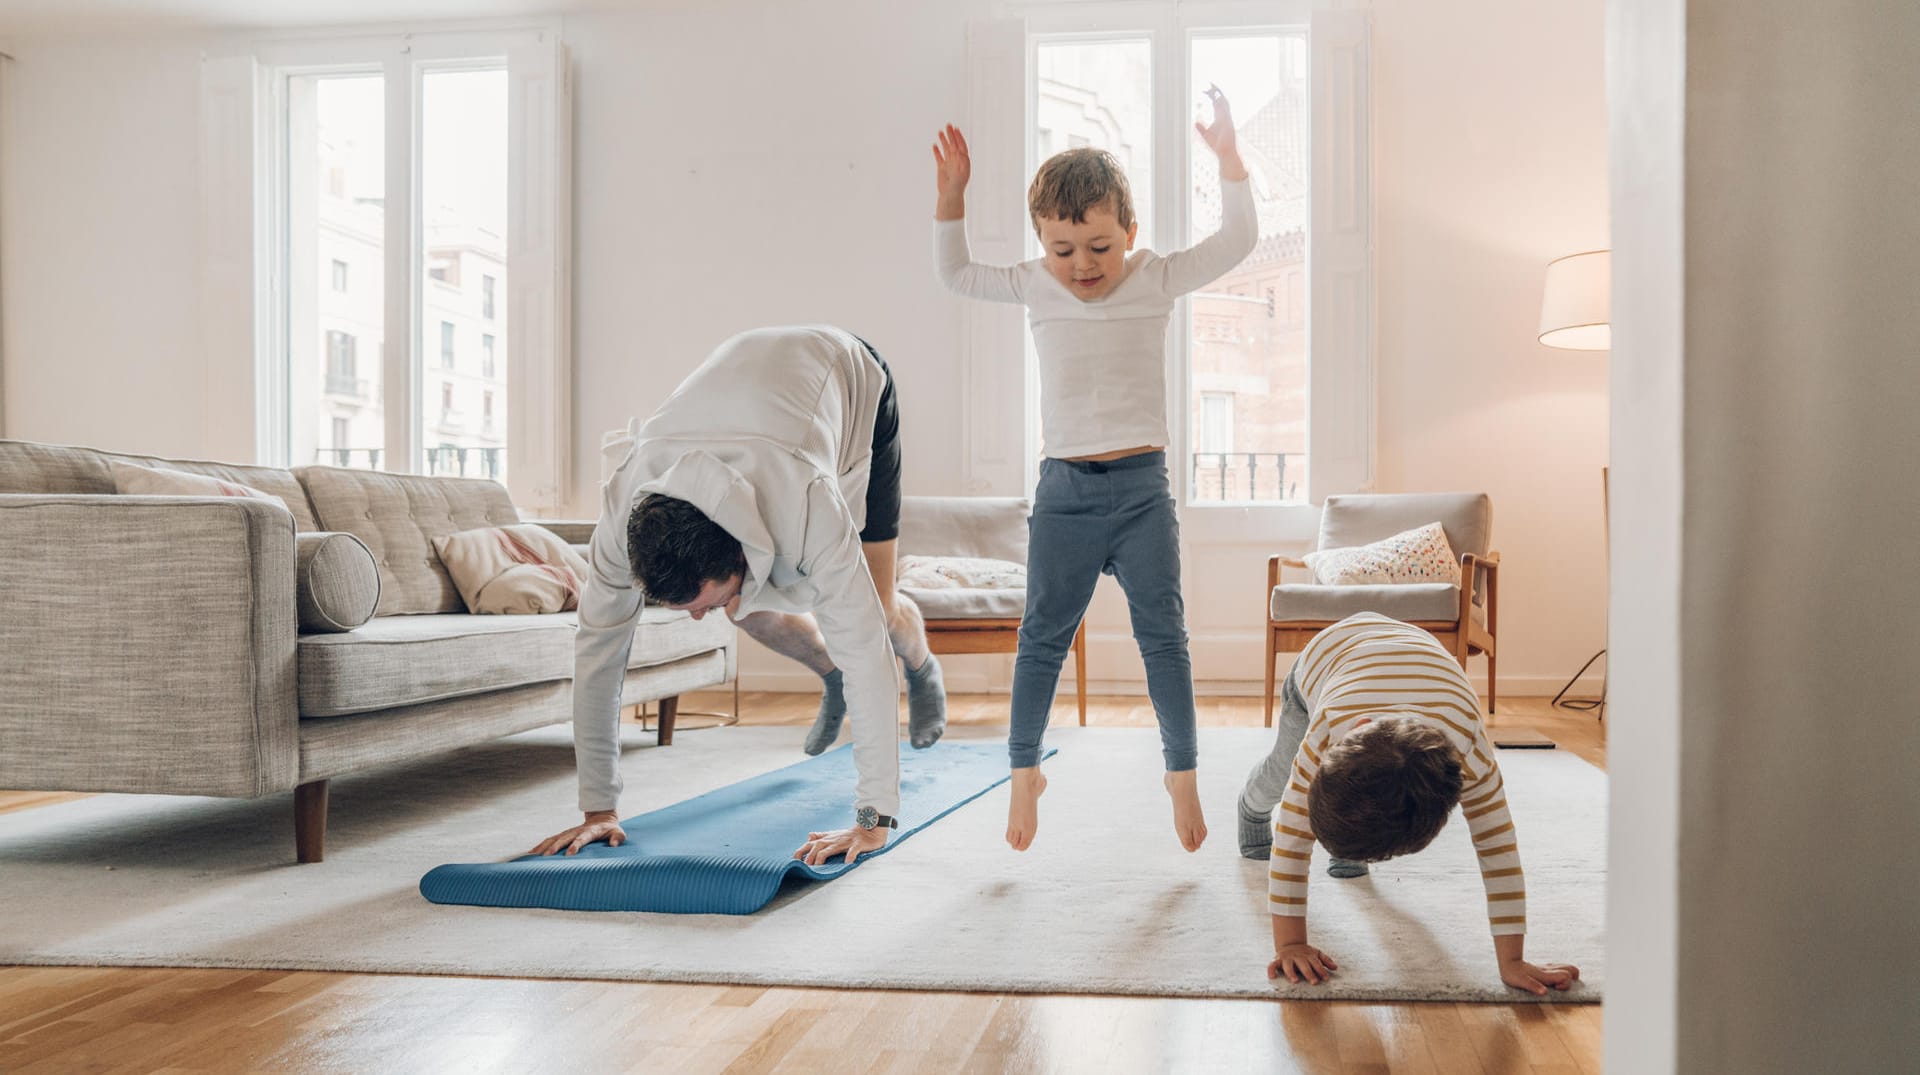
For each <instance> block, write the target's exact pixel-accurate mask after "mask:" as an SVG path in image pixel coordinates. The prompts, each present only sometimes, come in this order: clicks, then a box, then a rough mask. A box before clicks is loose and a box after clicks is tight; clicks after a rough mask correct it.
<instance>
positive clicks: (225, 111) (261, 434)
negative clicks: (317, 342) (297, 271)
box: [199, 55, 288, 466]
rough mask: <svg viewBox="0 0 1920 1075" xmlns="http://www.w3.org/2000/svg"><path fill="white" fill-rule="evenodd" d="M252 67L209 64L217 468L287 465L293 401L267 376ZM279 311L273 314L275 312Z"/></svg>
mask: <svg viewBox="0 0 1920 1075" xmlns="http://www.w3.org/2000/svg"><path fill="white" fill-rule="evenodd" d="M257 89H258V84H257V69H256V67H255V65H254V60H253V57H252V56H250V55H241V56H209V57H203V58H202V59H201V61H200V164H199V167H200V253H201V256H200V354H201V359H202V361H203V363H204V365H203V366H202V369H201V377H202V397H203V399H204V400H205V406H206V411H205V414H206V416H207V421H206V422H205V423H203V425H202V429H203V431H204V432H203V435H202V441H201V447H200V451H201V453H202V454H203V455H204V456H205V457H206V458H208V459H230V460H234V461H237V462H247V461H254V462H261V463H272V464H279V465H283V466H284V465H286V464H287V462H288V460H286V459H285V458H282V457H283V456H284V454H285V450H284V447H285V443H286V438H285V433H286V431H285V429H284V419H283V418H282V419H280V420H276V416H280V415H283V414H284V412H285V407H284V406H275V405H274V403H275V401H276V400H284V398H285V397H284V395H283V394H281V393H282V392H283V391H284V390H283V389H281V388H280V387H279V386H278V385H277V382H276V380H275V378H273V377H272V376H270V374H269V371H266V370H263V369H261V368H260V363H259V355H261V354H262V353H263V352H262V351H261V350H260V347H259V343H260V334H261V331H262V324H261V321H260V310H259V306H260V304H261V303H263V302H269V301H273V300H275V299H277V297H278V295H279V290H278V289H279V287H280V286H281V282H280V281H279V279H278V274H277V273H269V274H266V275H260V276H256V275H255V273H256V265H257V264H259V263H260V262H261V261H263V260H264V259H261V258H260V257H259V256H258V250H259V247H258V238H259V237H258V235H257V229H256V228H255V226H254V219H255V213H256V211H257V206H258V198H259V191H258V184H257V182H256V179H255V170H256V163H257V161H258V152H257V144H258V140H259V139H260V138H261V130H260V125H259V115H258V108H257V105H256V100H255V98H256V92H257ZM269 308H270V307H269Z"/></svg>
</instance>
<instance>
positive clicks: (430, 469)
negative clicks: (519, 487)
mask: <svg viewBox="0 0 1920 1075" xmlns="http://www.w3.org/2000/svg"><path fill="white" fill-rule="evenodd" d="M506 452H507V450H506V449H505V448H503V447H494V448H428V449H427V473H428V474H435V475H448V476H453V477H460V478H492V479H494V480H495V481H498V480H499V479H500V471H501V467H500V465H501V463H502V462H503V461H504V460H505V458H506Z"/></svg>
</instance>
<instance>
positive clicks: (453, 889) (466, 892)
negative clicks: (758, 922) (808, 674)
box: [420, 743, 1054, 914]
mask: <svg viewBox="0 0 1920 1075" xmlns="http://www.w3.org/2000/svg"><path fill="white" fill-rule="evenodd" d="M1046 753H1047V755H1048V756H1051V755H1052V754H1053V753H1054V751H1051V750H1049V751H1047V752H1046ZM1007 777H1008V773H1007V748H1006V746H1005V745H1004V744H1000V743H991V744H963V743H942V744H940V745H938V746H936V747H934V748H932V749H930V750H912V751H909V750H905V749H903V750H901V752H900V803H901V816H900V829H899V831H897V832H895V833H894V834H893V839H891V840H889V841H887V846H885V847H883V848H881V849H880V850H878V851H873V852H869V853H867V854H865V855H862V856H860V858H859V859H857V860H856V861H855V862H854V864H853V865H851V866H849V865H847V864H846V861H845V860H844V859H834V860H833V861H831V862H829V863H827V864H826V865H823V866H808V865H806V864H805V863H802V862H801V861H800V860H798V859H796V858H794V857H793V852H794V849H795V848H798V847H799V846H800V845H801V844H803V843H806V842H807V833H809V832H823V831H826V830H829V829H843V828H846V827H848V826H849V825H850V824H852V817H853V807H852V806H851V804H850V800H851V798H852V791H853V781H854V769H853V748H852V747H841V748H840V749H838V750H833V751H828V752H827V753H825V754H822V755H820V756H819V757H817V758H808V759H807V760H806V761H803V762H800V763H798V764H796V765H789V766H787V767H786V768H784V769H776V770H774V771H773V772H771V773H763V774H761V775H759V776H756V777H753V778H751V779H748V780H742V781H740V782H739V783H738V784H729V785H728V786H726V787H724V788H720V789H719V790H717V791H710V792H708V793H706V794H705V795H701V796H699V797H697V798H693V799H688V800H687V801H685V802H681V803H675V804H674V805H672V806H668V807H665V808H662V809H659V810H655V811H653V812H652V813H649V814H641V815H639V816H638V817H633V818H628V819H625V820H623V821H621V822H620V825H621V827H622V828H624V829H626V830H627V842H626V843H625V844H623V845H622V846H620V847H608V846H607V845H606V844H603V843H602V844H594V845H592V846H590V847H587V848H584V849H583V850H581V852H580V853H579V854H577V855H571V856H568V855H552V856H546V857H542V856H537V855H526V856H522V857H521V858H517V859H514V860H513V861H511V862H475V863H455V864H451V865H446V866H437V867H435V868H434V869H432V870H430V871H428V873H427V875H426V876H425V877H422V878H421V879H420V894H421V895H422V896H425V897H426V898H427V899H429V900H431V901H433V902H434V903H462V904H471V905H473V906H478V907H550V908H553V909H555V910H562V911H660V912H665V913H667V914H752V913H753V912H755V911H758V910H759V909H760V908H762V907H765V906H766V905H767V901H769V900H771V899H773V897H774V894H775V893H776V892H778V891H779V890H780V884H781V882H782V881H784V880H786V878H787V877H788V875H790V874H799V875H801V876H803V877H809V878H813V879H815V880H819V881H831V880H832V879H834V878H835V877H838V876H840V875H841V874H843V873H846V872H847V871H849V870H857V869H859V868H860V867H862V866H864V865H866V864H867V863H869V862H871V861H873V860H874V859H876V858H879V857H880V856H882V855H885V854H887V853H889V852H891V851H893V850H894V849H895V848H897V847H899V846H900V845H901V844H903V843H905V842H906V841H907V840H908V839H909V838H910V837H912V836H913V834H914V833H916V832H919V831H920V830H921V829H923V828H926V827H927V826H928V825H930V824H932V823H933V822H935V821H938V820H940V819H941V818H943V817H945V816H946V815H948V814H950V813H952V812H953V811H954V810H957V809H959V808H960V807H961V806H964V805H966V804H967V803H969V802H971V801H973V800H974V799H977V798H979V797H980V796H982V795H984V794H986V793H987V792H988V791H989V790H991V789H992V788H994V787H996V786H998V785H999V784H1001V783H1003V782H1005V781H1006V780H1007Z"/></svg>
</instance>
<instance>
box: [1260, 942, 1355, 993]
mask: <svg viewBox="0 0 1920 1075" xmlns="http://www.w3.org/2000/svg"><path fill="white" fill-rule="evenodd" d="M1339 969H1340V964H1338V963H1335V962H1334V961H1333V957H1332V956H1330V955H1328V954H1326V953H1325V952H1322V951H1321V950H1320V949H1318V948H1315V947H1314V946H1313V945H1310V944H1307V943H1306V942H1304V941H1302V942H1301V943H1299V944H1289V945H1286V946H1284V947H1282V948H1281V949H1280V950H1279V952H1278V953H1277V954H1276V955H1275V956H1274V957H1273V962H1271V963H1269V964H1267V977H1269V978H1278V977H1280V976H1281V975H1283V974H1284V975H1286V976H1287V981H1289V982H1306V983H1308V984H1309V985H1319V984H1320V983H1321V982H1324V981H1326V980H1327V979H1329V978H1331V977H1333V972H1334V971H1337V970H1339Z"/></svg>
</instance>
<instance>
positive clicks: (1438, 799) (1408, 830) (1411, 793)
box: [1307, 720, 1461, 862]
mask: <svg viewBox="0 0 1920 1075" xmlns="http://www.w3.org/2000/svg"><path fill="white" fill-rule="evenodd" d="M1460 784H1461V775H1460V752H1459V751H1458V750H1455V749H1454V746H1453V744H1452V743H1451V742H1448V740H1447V737H1446V735H1445V734H1444V733H1443V732H1441V731H1440V730H1439V729H1438V728H1434V727H1432V726H1430V725H1425V724H1417V723H1415V722H1413V721H1410V720H1379V721H1374V722H1372V723H1370V724H1368V725H1366V726H1364V727H1361V728H1356V729H1354V730H1353V731H1352V732H1349V733H1348V734H1347V737H1346V738H1345V739H1342V740H1340V742H1338V743H1336V744H1334V746H1333V748H1332V749H1331V750H1329V751H1327V755H1326V757H1325V758H1324V759H1322V760H1321V762H1320V771H1319V772H1318V773H1317V774H1315V776H1314V778H1313V786H1312V787H1311V788H1309V789H1307V819H1308V821H1309V822H1310V823H1311V824H1312V825H1313V835H1314V836H1315V837H1316V838H1317V839H1318V840H1319V841H1320V846H1321V847H1324V848H1326V849H1327V854H1329V855H1332V856H1333V857H1334V858H1341V859H1349V860H1352V861H1354V862H1380V861H1383V860H1385V859H1390V858H1393V857H1395V856H1396V855H1410V854H1412V853H1413V852H1415V851H1418V850H1420V849H1421V848H1423V847H1425V846H1427V845H1428V844H1430V843H1432V842H1433V838H1434V837H1435V836H1438V835H1440V830H1441V828H1442V827H1444V826H1445V825H1446V823H1447V815H1448V814H1450V813H1452V812H1453V807H1454V805H1455V804H1456V803H1458V802H1459V801H1460Z"/></svg>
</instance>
